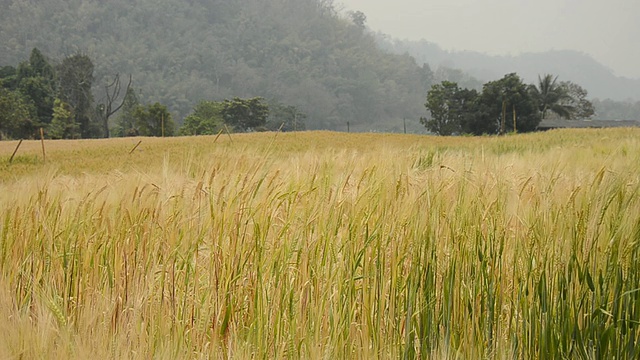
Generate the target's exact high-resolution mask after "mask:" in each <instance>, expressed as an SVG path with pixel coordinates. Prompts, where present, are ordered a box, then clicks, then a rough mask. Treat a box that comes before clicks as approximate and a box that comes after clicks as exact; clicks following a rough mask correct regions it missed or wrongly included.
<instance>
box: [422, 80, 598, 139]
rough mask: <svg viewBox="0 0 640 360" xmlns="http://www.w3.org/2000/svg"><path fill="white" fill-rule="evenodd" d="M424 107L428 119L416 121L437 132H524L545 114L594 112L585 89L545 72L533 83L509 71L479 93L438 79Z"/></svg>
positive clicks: (570, 116) (586, 114) (583, 115)
mask: <svg viewBox="0 0 640 360" xmlns="http://www.w3.org/2000/svg"><path fill="white" fill-rule="evenodd" d="M425 107H426V108H427V110H428V111H429V113H430V117H428V118H427V117H422V118H421V119H420V122H421V123H422V124H423V125H424V126H425V127H426V128H427V129H428V130H429V131H430V132H432V133H435V134H438V135H454V134H473V135H482V134H498V133H502V134H504V133H505V132H515V131H518V132H528V131H534V130H535V129H536V128H537V127H538V125H539V124H540V122H541V121H542V120H543V119H546V118H550V117H559V118H564V119H586V118H589V117H591V116H593V114H594V107H593V104H592V103H591V102H590V101H589V100H587V91H586V90H585V89H583V88H582V87H581V86H579V85H578V84H575V83H572V82H568V81H566V82H558V78H557V76H556V77H554V76H553V75H550V74H547V75H544V76H539V77H538V84H537V85H532V84H525V83H524V82H523V81H522V79H521V78H520V77H519V76H518V75H517V74H516V73H511V74H507V75H505V76H504V77H503V78H502V79H499V80H496V81H491V82H488V83H486V84H484V85H483V87H482V91H477V90H475V89H467V88H461V87H459V86H458V84H457V83H455V82H451V81H443V82H441V83H440V84H436V85H434V86H433V87H432V88H431V89H430V90H429V92H428V93H427V101H426V103H425Z"/></svg>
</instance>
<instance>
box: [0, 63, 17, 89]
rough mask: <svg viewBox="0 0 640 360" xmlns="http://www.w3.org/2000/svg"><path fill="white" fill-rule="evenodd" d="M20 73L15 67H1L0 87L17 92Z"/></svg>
mask: <svg viewBox="0 0 640 360" xmlns="http://www.w3.org/2000/svg"><path fill="white" fill-rule="evenodd" d="M17 77H18V71H17V69H16V68H15V67H13V66H10V65H7V66H2V67H0V87H2V88H5V89H9V90H15V89H16V83H17Z"/></svg>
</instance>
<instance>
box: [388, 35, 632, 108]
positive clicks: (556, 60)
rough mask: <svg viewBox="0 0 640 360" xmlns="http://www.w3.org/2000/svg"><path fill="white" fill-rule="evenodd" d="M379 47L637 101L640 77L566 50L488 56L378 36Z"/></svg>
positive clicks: (487, 76)
mask: <svg viewBox="0 0 640 360" xmlns="http://www.w3.org/2000/svg"><path fill="white" fill-rule="evenodd" d="M378 39H379V42H380V44H381V46H382V47H383V48H385V49H387V50H388V51H391V52H394V53H400V54H402V53H409V54H411V55H412V56H414V57H415V58H416V59H417V61H418V62H419V63H422V62H428V63H429V64H430V65H431V66H432V67H437V66H441V65H444V66H447V67H450V68H458V69H461V70H462V71H464V72H466V73H468V74H469V75H471V76H473V77H476V78H478V79H480V80H482V81H490V80H493V79H496V78H499V77H501V76H503V75H504V74H506V73H511V72H516V73H518V74H519V75H521V76H522V77H523V78H524V79H525V80H526V81H528V82H531V83H534V82H536V81H537V79H538V75H541V74H547V73H549V74H555V75H558V76H559V77H560V79H562V80H567V81H572V82H575V83H577V84H580V85H581V86H583V87H584V88H585V89H587V90H588V91H589V95H590V96H591V97H593V98H599V99H612V100H615V101H627V100H632V101H638V100H640V79H628V78H624V77H619V76H616V75H615V74H614V73H613V71H612V70H611V69H609V68H607V67H606V66H604V65H602V64H600V63H599V62H597V61H596V60H594V59H593V58H592V57H591V56H589V55H588V54H584V53H581V52H577V51H570V50H553V51H547V52H541V53H524V54H520V55H517V56H490V55H486V54H482V53H478V52H473V51H446V50H443V49H442V48H441V47H440V46H438V45H436V44H434V43H431V42H429V41H426V40H422V41H400V40H393V39H390V38H388V37H385V36H380V35H379V36H378Z"/></svg>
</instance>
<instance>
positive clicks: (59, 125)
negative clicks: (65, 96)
mask: <svg viewBox="0 0 640 360" xmlns="http://www.w3.org/2000/svg"><path fill="white" fill-rule="evenodd" d="M47 134H48V135H49V137H51V138H52V139H79V138H80V137H81V136H82V134H81V129H80V125H79V124H78V123H77V122H76V121H75V118H74V116H73V108H71V106H70V105H69V104H67V103H65V102H64V101H62V100H60V99H55V100H54V105H53V120H52V121H51V124H50V125H49V129H48V131H47Z"/></svg>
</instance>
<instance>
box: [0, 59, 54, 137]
mask: <svg viewBox="0 0 640 360" xmlns="http://www.w3.org/2000/svg"><path fill="white" fill-rule="evenodd" d="M11 72H12V68H10V67H5V68H4V71H3V75H0V77H2V78H4V80H2V83H3V84H4V85H3V86H5V87H7V88H9V89H12V90H17V91H20V92H21V93H22V94H23V95H24V97H25V99H27V100H28V101H29V102H30V103H31V104H32V105H33V107H34V109H35V114H34V116H33V117H32V122H33V127H35V128H37V127H40V126H46V124H49V123H50V122H51V118H52V116H53V100H54V98H55V73H54V70H53V66H52V65H51V64H49V61H48V60H47V58H46V57H45V56H44V55H42V53H41V52H40V51H39V50H38V49H37V48H34V49H33V50H32V51H31V56H30V57H29V61H25V62H22V63H20V64H19V65H18V68H17V69H13V74H12V73H11Z"/></svg>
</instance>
